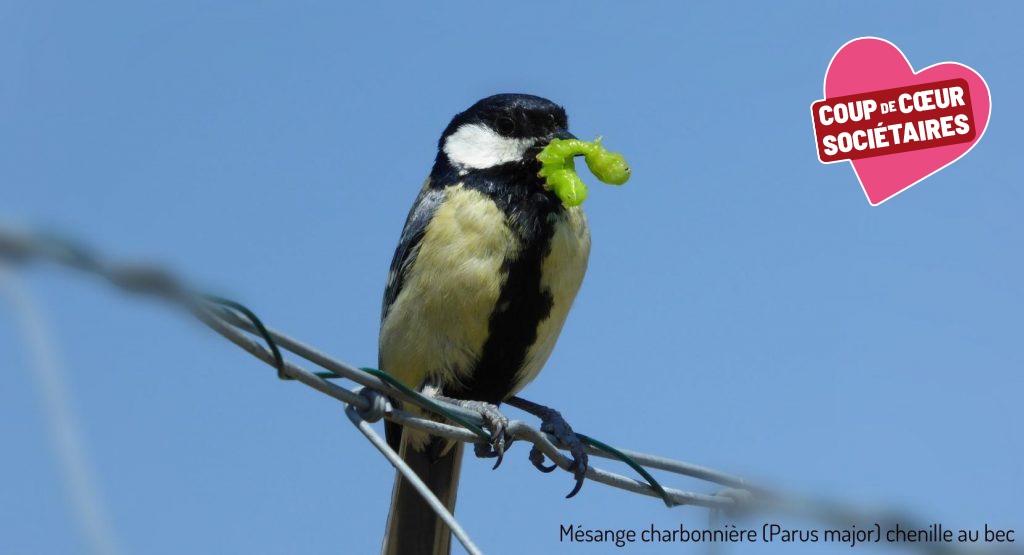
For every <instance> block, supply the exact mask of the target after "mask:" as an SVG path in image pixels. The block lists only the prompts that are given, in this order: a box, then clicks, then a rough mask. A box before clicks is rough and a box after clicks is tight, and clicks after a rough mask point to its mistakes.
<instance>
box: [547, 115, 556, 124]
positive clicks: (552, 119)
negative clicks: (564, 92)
mask: <svg viewBox="0 0 1024 555" xmlns="http://www.w3.org/2000/svg"><path fill="white" fill-rule="evenodd" d="M548 123H549V124H551V126H552V127H554V126H555V114H548Z"/></svg>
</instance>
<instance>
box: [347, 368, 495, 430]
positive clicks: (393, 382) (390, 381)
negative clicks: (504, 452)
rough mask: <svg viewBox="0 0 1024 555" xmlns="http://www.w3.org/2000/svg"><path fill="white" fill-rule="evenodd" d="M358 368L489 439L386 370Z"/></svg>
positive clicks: (472, 425)
mask: <svg viewBox="0 0 1024 555" xmlns="http://www.w3.org/2000/svg"><path fill="white" fill-rule="evenodd" d="M360 370H362V371H363V372H366V373H367V374H370V375H371V376H376V377H378V378H380V379H381V380H384V381H385V382H387V383H388V385H391V386H392V387H394V388H396V389H398V390H399V391H401V392H402V393H405V394H406V395H409V396H410V397H412V398H413V399H416V400H417V401H419V403H417V404H419V405H420V406H422V407H424V408H428V409H430V410H432V411H435V412H438V413H440V414H443V415H444V416H445V417H447V418H450V419H452V420H454V421H455V422H458V423H459V424H462V425H463V426H465V427H466V428H468V429H469V431H471V432H473V433H474V434H476V435H478V436H480V437H481V438H483V439H486V440H488V441H490V439H491V435H490V434H488V433H487V432H485V431H484V429H483V428H481V427H480V426H477V425H476V424H474V423H472V422H470V421H469V420H466V419H465V418H463V417H461V416H459V415H458V414H455V413H454V412H452V411H450V410H448V409H446V408H444V407H442V406H441V405H439V404H438V403H437V402H435V401H434V400H433V399H431V398H429V397H426V396H424V395H423V394H421V393H420V392H418V391H416V390H414V389H412V388H411V387H409V386H407V385H405V384H404V383H402V382H400V381H398V380H396V379H395V377H394V376H392V375H391V374H388V373H387V372H382V371H380V370H377V369H376V368H360Z"/></svg>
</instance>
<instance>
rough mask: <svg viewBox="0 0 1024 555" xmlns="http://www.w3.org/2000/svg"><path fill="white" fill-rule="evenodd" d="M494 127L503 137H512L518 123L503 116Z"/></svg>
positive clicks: (496, 121)
mask: <svg viewBox="0 0 1024 555" xmlns="http://www.w3.org/2000/svg"><path fill="white" fill-rule="evenodd" d="M494 127H495V128H496V129H497V130H498V133H501V134H502V135H511V134H512V133H514V132H515V130H516V122H514V121H512V118H510V117H506V116H501V117H500V118H498V119H497V120H495V122H494Z"/></svg>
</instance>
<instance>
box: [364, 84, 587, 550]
mask: <svg viewBox="0 0 1024 555" xmlns="http://www.w3.org/2000/svg"><path fill="white" fill-rule="evenodd" d="M554 138H562V139H565V138H574V137H573V136H572V134H570V133H569V131H568V121H567V117H566V113H565V110H564V109H563V108H562V107H561V106H558V105H557V104H555V103H554V102H551V101H550V100H547V99H544V98H540V97H537V96H531V95H526V94H499V95H495V96H490V97H487V98H484V99H483V100H480V101H479V102H477V103H476V104H474V105H472V106H471V107H469V109H467V110H466V111H464V112H462V113H460V114H457V115H456V116H455V117H454V118H453V119H452V120H451V123H449V124H448V127H447V128H446V129H445V130H444V133H442V135H441V139H440V140H439V141H438V145H437V146H438V152H437V158H436V160H435V161H434V167H433V170H432V171H431V172H430V177H429V178H428V179H427V181H426V183H425V184H424V185H423V188H422V189H421V190H420V192H419V195H418V196H417V197H416V201H415V202H414V203H413V206H412V209H411V210H410V211H409V215H408V218H407V219H406V222H405V228H404V229H403V230H402V236H401V239H400V240H399V243H398V248H397V249H396V250H395V256H394V260H393V261H392V263H391V269H390V272H389V274H388V280H387V287H386V289H385V292H384V303H383V309H382V312H381V326H380V351H379V353H380V354H379V365H380V368H381V369H382V370H384V371H385V372H388V373H389V374H391V375H392V376H394V377H395V378H397V379H398V380H400V381H401V382H402V383H404V384H405V385H407V386H409V387H411V388H414V389H417V390H420V391H422V392H424V393H426V394H430V395H434V396H436V397H439V398H442V399H446V400H457V401H459V402H461V403H463V404H464V405H465V406H468V407H471V408H476V409H478V410H479V411H480V412H481V414H482V415H483V416H484V419H485V421H487V422H488V423H489V424H490V425H491V426H490V427H491V428H492V429H493V430H494V431H495V434H496V436H495V441H496V442H497V443H498V444H499V445H498V448H497V449H498V452H497V453H496V454H497V455H498V456H500V455H501V454H502V453H501V450H502V449H503V446H504V443H503V441H504V440H503V439H502V438H501V437H499V436H500V435H501V434H502V433H503V430H500V428H501V427H502V425H503V422H507V420H504V418H503V417H501V416H500V413H497V412H496V408H495V407H496V406H497V405H499V404H500V403H502V402H504V401H506V400H508V399H509V398H510V397H512V396H513V395H515V394H516V393H517V392H518V391H519V390H520V389H522V388H523V387H524V386H525V385H526V384H527V383H529V382H530V381H531V380H532V379H534V378H535V377H536V376H537V374H538V373H539V372H540V370H541V368H542V367H543V366H544V363H545V361H547V359H548V356H549V355H550V354H551V351H552V349H553V348H554V346H555V341H556V340H557V339H558V335H559V333H560V332H561V329H562V324H563V323H564V322H565V319H566V315H567V314H568V313H569V307H570V306H571V305H572V302H573V299H574V298H575V297H576V292H577V291H578V290H579V287H580V284H581V282H582V281H583V274H584V273H585V272H586V268H587V258H588V256H589V254H590V233H589V231H588V229H587V220H586V217H585V216H584V214H583V210H582V209H581V208H580V207H578V206H575V207H566V206H564V205H563V204H562V201H561V200H559V198H558V197H557V196H555V194H554V193H552V192H550V191H547V190H545V188H544V183H543V180H542V179H541V178H539V177H538V176H537V172H538V171H539V170H540V163H539V162H538V161H537V158H536V157H537V154H538V153H539V152H540V150H541V149H542V148H543V147H544V146H545V145H547V144H548V142H549V141H551V140H552V139H554ZM517 406H518V405H517ZM404 408H405V409H406V410H410V411H412V410H415V409H414V408H413V407H408V406H407V407H404ZM541 408H543V407H541ZM551 412H554V411H551ZM554 414H555V415H557V413H554ZM385 431H386V434H387V439H388V443H389V444H390V445H391V447H392V448H393V449H395V450H396V451H397V452H398V453H399V454H400V455H401V457H402V458H403V459H404V460H405V461H406V462H407V463H408V464H409V466H410V467H412V468H413V469H414V470H415V472H416V473H417V474H418V475H419V476H420V477H421V478H422V479H423V480H424V482H425V483H426V484H428V485H429V486H430V488H431V490H432V491H433V492H434V494H435V495H437V497H438V498H439V499H440V500H441V501H442V502H443V503H445V505H446V506H448V508H449V510H453V509H454V506H455V498H456V488H457V485H458V479H459V470H460V465H461V460H462V447H463V445H462V443H459V442H453V441H451V440H447V439H443V438H438V437H434V436H429V435H427V434H425V433H423V432H418V431H415V430H410V429H403V428H402V427H401V426H400V425H398V424H395V423H393V422H387V423H386V430H385ZM580 451H582V450H580ZM574 455H576V452H575V451H574ZM531 459H532V457H531ZM499 460H500V459H499ZM577 460H578V461H579V459H577ZM535 464H538V463H536V461H535ZM538 467H541V465H539V464H538ZM583 468H585V462H584V463H583V464H582V465H577V470H579V471H581V472H582V469H583ZM577 479H578V480H582V476H581V475H578V476H577ZM574 491H575V490H574ZM450 539H451V538H450V531H449V530H448V529H447V527H446V526H445V525H444V523H443V522H442V521H441V520H440V519H439V518H437V517H436V515H435V514H434V512H433V511H432V510H431V509H430V508H429V506H428V505H427V504H426V503H425V502H424V501H423V500H422V498H420V496H419V495H418V494H417V493H416V492H415V490H413V489H412V488H411V487H410V486H409V485H408V484H407V483H406V482H405V480H403V479H402V477H401V475H400V474H398V475H396V478H395V485H394V490H393V492H392V500H391V511H390V514H389V516H388V523H387V532H386V535H385V538H384V545H383V548H382V552H383V553H385V554H388V555H418V554H433V555H438V554H447V553H449V552H450Z"/></svg>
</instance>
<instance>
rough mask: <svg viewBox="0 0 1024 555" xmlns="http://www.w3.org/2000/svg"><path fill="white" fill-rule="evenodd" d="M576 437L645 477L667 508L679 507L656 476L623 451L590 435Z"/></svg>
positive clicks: (577, 435) (578, 434)
mask: <svg viewBox="0 0 1024 555" xmlns="http://www.w3.org/2000/svg"><path fill="white" fill-rule="evenodd" d="M576 437H578V438H580V441H582V442H583V443H586V444H587V445H589V446H591V447H596V448H598V449H600V450H602V451H604V452H606V453H608V454H610V455H613V456H614V457H615V458H617V459H619V460H620V461H622V462H624V463H626V464H628V465H629V466H630V468H632V469H633V470H635V471H637V472H638V473H640V475H641V476H643V477H644V480H647V485H649V486H651V488H653V489H654V491H656V492H658V495H660V496H661V500H662V501H664V502H665V506H666V507H668V508H670V509H671V508H672V507H675V506H676V505H678V503H676V502H675V501H672V498H671V497H669V496H668V492H667V491H665V488H663V487H661V484H659V483H658V481H657V480H655V479H654V476H651V473H650V472H647V469H646V468H644V467H642V466H640V464H639V463H637V462H636V461H634V460H633V458H632V457H630V456H629V455H627V454H625V453H623V452H622V451H619V450H618V449H616V448H614V447H612V446H611V445H608V444H607V443H604V442H603V441H600V440H597V439H594V438H592V437H590V436H588V435H585V434H580V433H577V434H576Z"/></svg>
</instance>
